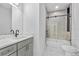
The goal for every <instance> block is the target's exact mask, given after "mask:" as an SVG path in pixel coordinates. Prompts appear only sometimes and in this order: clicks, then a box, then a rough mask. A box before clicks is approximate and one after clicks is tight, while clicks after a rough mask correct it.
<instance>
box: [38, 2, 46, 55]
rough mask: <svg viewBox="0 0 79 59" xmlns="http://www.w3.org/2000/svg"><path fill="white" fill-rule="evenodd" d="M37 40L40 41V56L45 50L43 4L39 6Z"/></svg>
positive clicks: (44, 12) (44, 9)
mask: <svg viewBox="0 0 79 59" xmlns="http://www.w3.org/2000/svg"><path fill="white" fill-rule="evenodd" d="M39 39H40V54H43V51H44V50H45V46H46V45H45V43H46V42H45V41H46V8H45V5H44V4H43V3H41V4H40V5H39Z"/></svg>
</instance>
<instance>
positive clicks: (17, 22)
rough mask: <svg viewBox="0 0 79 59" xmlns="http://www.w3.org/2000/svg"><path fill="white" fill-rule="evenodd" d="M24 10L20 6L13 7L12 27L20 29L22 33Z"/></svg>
mask: <svg viewBox="0 0 79 59" xmlns="http://www.w3.org/2000/svg"><path fill="white" fill-rule="evenodd" d="M22 21H23V20H22V12H21V10H20V9H19V8H15V7H12V29H13V30H14V31H16V30H19V34H22V32H23V30H22V28H23V22H22Z"/></svg>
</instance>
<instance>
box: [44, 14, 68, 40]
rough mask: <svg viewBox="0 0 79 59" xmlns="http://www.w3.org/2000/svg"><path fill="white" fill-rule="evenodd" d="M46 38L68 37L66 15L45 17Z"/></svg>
mask: <svg viewBox="0 0 79 59" xmlns="http://www.w3.org/2000/svg"><path fill="white" fill-rule="evenodd" d="M46 28H47V30H46V31H47V38H52V39H68V38H69V37H68V36H67V15H61V16H52V17H49V18H48V19H47V27H46Z"/></svg>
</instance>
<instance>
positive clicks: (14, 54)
mask: <svg viewBox="0 0 79 59" xmlns="http://www.w3.org/2000/svg"><path fill="white" fill-rule="evenodd" d="M9 56H17V55H16V52H15V53H13V54H11V55H9Z"/></svg>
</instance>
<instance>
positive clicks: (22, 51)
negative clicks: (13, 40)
mask: <svg viewBox="0 0 79 59" xmlns="http://www.w3.org/2000/svg"><path fill="white" fill-rule="evenodd" d="M32 45H33V38H29V39H27V40H24V41H22V42H20V43H18V56H32V55H33V46H32Z"/></svg>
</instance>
